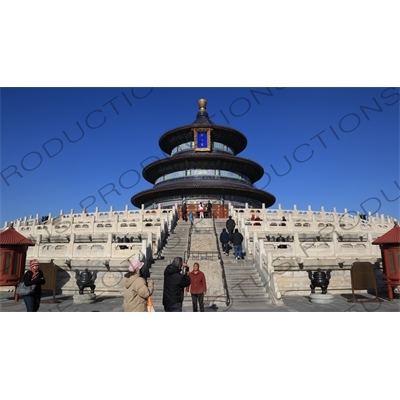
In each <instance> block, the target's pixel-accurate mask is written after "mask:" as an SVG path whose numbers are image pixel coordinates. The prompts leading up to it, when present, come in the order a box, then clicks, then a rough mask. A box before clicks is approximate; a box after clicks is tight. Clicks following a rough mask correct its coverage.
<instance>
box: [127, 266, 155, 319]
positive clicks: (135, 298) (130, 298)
mask: <svg viewBox="0 0 400 400" xmlns="http://www.w3.org/2000/svg"><path fill="white" fill-rule="evenodd" d="M143 265H144V263H143V262H141V261H138V260H134V261H132V262H130V263H129V269H128V272H127V273H126V274H125V284H124V290H123V291H124V311H126V312H147V299H148V298H149V297H150V296H151V295H152V293H153V290H154V282H153V280H151V279H150V280H149V281H148V282H146V280H145V279H144V278H143V277H142V276H140V270H141V269H142V267H143Z"/></svg>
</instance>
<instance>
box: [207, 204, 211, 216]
mask: <svg viewBox="0 0 400 400" xmlns="http://www.w3.org/2000/svg"><path fill="white" fill-rule="evenodd" d="M207 216H208V218H212V204H211V201H210V200H208V203H207Z"/></svg>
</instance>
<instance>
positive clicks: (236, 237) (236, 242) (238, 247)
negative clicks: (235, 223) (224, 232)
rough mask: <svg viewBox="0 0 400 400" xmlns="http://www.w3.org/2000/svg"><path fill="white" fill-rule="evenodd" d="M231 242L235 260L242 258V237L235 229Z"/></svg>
mask: <svg viewBox="0 0 400 400" xmlns="http://www.w3.org/2000/svg"><path fill="white" fill-rule="evenodd" d="M231 240H232V244H233V251H234V252H235V258H236V260H240V259H242V258H243V256H242V242H243V235H242V234H241V233H240V232H239V231H238V229H237V228H236V229H235V232H233V234H232V237H231Z"/></svg>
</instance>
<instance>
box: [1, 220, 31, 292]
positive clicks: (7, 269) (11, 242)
mask: <svg viewBox="0 0 400 400" xmlns="http://www.w3.org/2000/svg"><path fill="white" fill-rule="evenodd" d="M34 245H35V243H33V242H32V241H31V240H29V239H27V238H26V237H25V236H23V235H21V234H20V233H18V232H17V231H16V230H15V229H14V228H13V226H12V225H11V226H10V227H9V228H8V229H6V230H5V231H3V232H1V233H0V286H15V287H17V285H18V283H19V282H21V281H22V278H23V276H24V271H25V262H26V252H27V251H28V246H34ZM14 299H15V300H18V296H17V295H16V294H15V295H14Z"/></svg>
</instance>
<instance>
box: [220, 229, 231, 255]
mask: <svg viewBox="0 0 400 400" xmlns="http://www.w3.org/2000/svg"><path fill="white" fill-rule="evenodd" d="M230 240H231V237H230V235H229V233H228V232H227V231H226V229H225V228H224V229H222V232H221V234H220V235H219V241H220V242H221V243H222V251H223V252H224V254H226V255H227V256H229V241H230Z"/></svg>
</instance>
